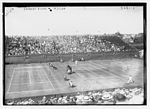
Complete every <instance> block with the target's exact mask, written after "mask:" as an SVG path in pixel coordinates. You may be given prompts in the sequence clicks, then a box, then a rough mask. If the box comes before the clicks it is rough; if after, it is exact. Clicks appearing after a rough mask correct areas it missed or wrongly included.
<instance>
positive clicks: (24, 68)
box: [16, 67, 41, 69]
mask: <svg viewBox="0 0 150 109" xmlns="http://www.w3.org/2000/svg"><path fill="white" fill-rule="evenodd" d="M28 68H29V69H30V68H41V67H19V68H16V69H28Z"/></svg>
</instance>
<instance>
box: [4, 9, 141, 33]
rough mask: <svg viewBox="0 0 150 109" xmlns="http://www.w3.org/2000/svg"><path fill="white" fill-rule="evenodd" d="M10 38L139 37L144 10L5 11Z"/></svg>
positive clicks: (6, 28) (6, 29) (6, 27)
mask: <svg viewBox="0 0 150 109" xmlns="http://www.w3.org/2000/svg"><path fill="white" fill-rule="evenodd" d="M5 12H6V13H5V34H6V35H28V36H41V35H74V34H104V33H106V34H114V33H116V32H120V33H122V34H138V33H142V32H143V8H142V7H128V9H126V8H125V7H26V8H24V7H21V8H18V7H12V8H8V7H6V8H5Z"/></svg>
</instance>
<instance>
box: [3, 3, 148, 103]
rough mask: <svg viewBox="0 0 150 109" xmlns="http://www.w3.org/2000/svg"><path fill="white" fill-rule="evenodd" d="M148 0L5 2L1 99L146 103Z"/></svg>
mask: <svg viewBox="0 0 150 109" xmlns="http://www.w3.org/2000/svg"><path fill="white" fill-rule="evenodd" d="M146 24H147V20H146V3H17V2H16V3H9V2H8V3H3V105H5V106H26V105H36V106H40V105H48V106H52V105H53V106H58V105H65V106H69V105H71V106H72V105H73V106H76V105H80V106H82V105H92V106H94V105H96V106H103V105H105V106H108V105H111V106H113V105H118V106H119V105H125V106H126V105H147V71H146V68H147V65H146V61H147V60H146V45H147V44H146V39H147V34H146Z"/></svg>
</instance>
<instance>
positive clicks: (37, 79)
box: [5, 58, 144, 99]
mask: <svg viewBox="0 0 150 109" xmlns="http://www.w3.org/2000/svg"><path fill="white" fill-rule="evenodd" d="M52 64H53V65H55V66H56V67H57V68H58V69H57V70H54V69H52V68H51V67H49V64H48V63H32V64H13V65H6V66H5V97H6V98H5V99H10V98H19V97H30V96H40V95H49V94H60V93H70V92H78V91H88V90H97V89H107V88H117V87H128V85H127V84H126V82H127V80H128V77H129V75H132V77H133V79H134V80H135V82H134V83H133V84H131V85H130V86H143V84H144V80H143V60H140V59H135V58H132V59H131V58H126V59H114V60H90V61H84V62H78V64H77V65H76V64H75V63H74V62H64V63H60V62H52ZM67 65H70V66H71V67H72V68H73V71H74V72H75V73H73V74H71V75H68V78H69V79H70V80H71V81H72V82H73V84H74V85H75V86H76V87H74V88H70V87H69V85H68V82H67V81H64V74H66V66H67Z"/></svg>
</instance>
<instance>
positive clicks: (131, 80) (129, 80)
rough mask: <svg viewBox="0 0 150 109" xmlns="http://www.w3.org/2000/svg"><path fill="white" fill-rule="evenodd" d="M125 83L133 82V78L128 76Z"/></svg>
mask: <svg viewBox="0 0 150 109" xmlns="http://www.w3.org/2000/svg"><path fill="white" fill-rule="evenodd" d="M127 83H134V81H133V78H132V76H131V75H130V76H129V78H128V81H127Z"/></svg>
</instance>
